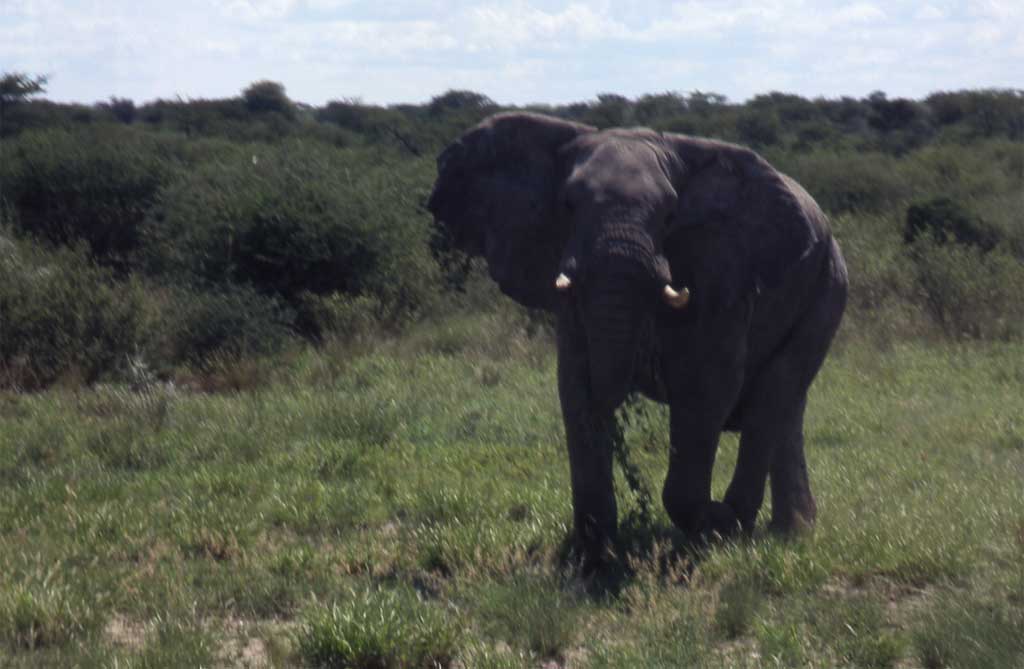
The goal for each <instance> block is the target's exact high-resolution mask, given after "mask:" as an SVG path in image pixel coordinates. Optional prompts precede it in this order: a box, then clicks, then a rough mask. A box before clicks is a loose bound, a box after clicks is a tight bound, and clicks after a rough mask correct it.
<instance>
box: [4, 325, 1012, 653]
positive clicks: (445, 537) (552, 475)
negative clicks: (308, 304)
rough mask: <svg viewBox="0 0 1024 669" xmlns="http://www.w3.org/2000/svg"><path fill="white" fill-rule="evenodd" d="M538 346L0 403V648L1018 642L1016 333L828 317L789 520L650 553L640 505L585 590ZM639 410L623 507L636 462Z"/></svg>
mask: <svg viewBox="0 0 1024 669" xmlns="http://www.w3.org/2000/svg"><path fill="white" fill-rule="evenodd" d="M551 350H552V347H551V345H550V342H548V341H546V340H545V338H544V336H543V335H541V336H540V337H539V338H530V337H528V336H526V335H525V334H523V327H522V324H521V323H520V322H519V321H513V322H511V323H510V322H508V321H507V319H506V320H503V319H502V318H500V317H495V316H480V317H472V318H468V319H467V320H466V321H464V322H453V323H449V324H447V325H444V326H437V327H436V328H433V329H432V328H430V327H428V326H424V327H422V328H421V329H420V330H419V331H417V332H415V333H414V334H413V335H411V336H409V337H407V338H405V339H403V340H401V341H397V342H384V343H380V344H378V345H375V346H366V347H364V348H362V349H360V350H359V351H355V352H352V353H350V354H347V355H340V354H337V351H332V350H331V349H330V347H328V348H325V349H321V350H319V351H317V350H312V349H310V350H305V351H300V352H293V353H291V354H289V355H287V356H283V357H282V358H280V359H279V360H278V361H277V362H276V363H274V364H272V363H265V364H264V366H262V367H261V371H260V378H261V379H262V381H261V383H258V384H247V383H244V382H241V383H239V384H237V387H242V388H249V389H248V390H243V391H241V392H238V391H233V392H223V393H216V394H208V393H202V392H196V391H195V390H190V389H188V388H183V387H182V386H172V385H163V384H159V383H156V382H153V381H148V382H146V383H142V384H138V386H137V387H135V388H129V387H127V386H125V387H98V388H95V389H93V390H73V389H63V390H61V389H55V390H52V391H49V392H46V393H42V394H36V395H14V394H7V395H0V423H2V425H3V429H2V431H0V665H3V666H13V667H38V666H83V667H92V666H96V667H100V666H115V665H116V666H121V667H125V666H128V667H160V666H185V665H187V666H211V665H215V666H247V665H248V666H305V665H320V666H353V667H430V666H465V667H469V666H473V667H530V666H534V667H535V666H541V665H544V664H548V665H550V664H551V663H556V664H560V665H565V666H573V667H589V666H593V667H634V666H654V667H658V666H661V667H680V666H707V667H733V666H739V667H743V666H749V667H760V666H786V667H789V666H806V667H818V666H864V667H946V666H949V667H954V666H956V667H960V666H964V667H973V666H978V667H981V666H1015V664H1016V665H1019V664H1022V663H1024V646H1022V642H1021V639H1024V485H1021V483H1020V482H1021V481H1022V480H1024V421H1022V420H1021V418H1020V417H1021V416H1024V348H1022V347H1021V345H1020V344H998V345H996V344H969V345H953V344H924V343H917V344H908V343H899V342H896V343H891V344H889V345H887V347H886V348H885V350H883V351H879V350H878V349H877V348H875V347H874V346H872V345H869V344H867V343H864V342H863V341H860V340H858V339H856V338H850V337H847V338H846V339H844V340H843V344H842V346H841V347H840V348H839V350H837V352H836V354H835V355H834V356H833V357H832V358H830V360H829V362H828V364H827V365H826V368H825V369H824V370H823V372H822V375H821V376H820V378H819V380H818V382H817V383H816V385H815V387H814V389H813V391H812V398H811V402H810V406H809V409H808V419H807V425H806V439H807V449H808V459H809V467H810V471H811V477H812V484H813V485H814V487H815V492H816V494H817V497H818V504H819V524H818V528H817V530H816V532H815V533H814V534H813V535H812V536H809V537H805V538H802V539H799V540H796V541H793V542H781V541H778V540H776V539H775V538H773V537H771V536H768V535H765V534H763V533H761V532H758V533H757V534H756V535H755V537H754V538H752V539H750V540H747V541H741V542H736V543H730V544H721V545H717V546H712V547H710V548H708V549H706V550H703V551H701V552H699V553H693V552H688V551H680V550H678V549H676V548H674V547H673V545H674V544H673V541H674V538H675V534H674V532H673V530H672V528H671V523H670V522H669V520H668V518H667V516H666V515H665V513H664V511H663V510H662V509H661V508H660V504H658V503H655V504H654V505H653V508H652V509H651V514H650V519H649V520H646V521H643V522H644V523H646V525H642V526H641V525H634V526H631V527H630V528H629V532H628V533H627V536H628V537H630V540H629V541H627V542H626V543H625V544H624V545H623V546H622V547H621V548H620V553H621V554H620V555H619V559H620V562H621V564H622V565H623V569H622V574H623V575H622V578H621V582H619V583H617V584H616V586H615V587H614V588H610V589H607V588H606V589H600V588H594V587H593V584H591V583H588V582H586V581H584V580H582V579H581V578H580V577H579V576H578V575H576V574H575V573H574V572H573V571H572V569H571V566H570V565H566V564H565V563H564V562H563V558H562V556H563V555H564V542H565V539H566V535H567V532H568V530H569V523H570V518H571V513H570V505H569V492H568V490H569V486H568V467H567V463H566V458H565V456H564V444H563V442H562V439H563V435H562V426H561V418H560V416H559V413H558V408H557V400H556V396H555V383H554V357H553V354H552V353H551ZM642 406H643V410H642V411H637V412H635V413H634V415H633V417H632V419H631V420H630V421H629V423H628V425H627V426H626V435H625V438H626V443H627V444H628V446H629V457H630V459H631V462H633V463H634V464H635V465H636V467H635V471H633V472H632V473H631V478H632V483H631V485H632V488H631V485H627V482H626V480H625V479H624V478H622V477H621V475H620V478H619V480H618V484H619V491H620V506H621V513H622V515H623V517H626V516H629V515H630V513H631V512H636V511H637V507H638V505H639V504H641V503H642V495H638V494H636V493H635V490H634V489H635V488H636V486H637V485H640V486H642V487H646V488H647V490H649V491H651V492H652V493H653V498H654V499H655V500H657V499H658V497H659V496H658V494H657V493H658V492H659V487H660V482H661V480H662V478H663V476H664V471H665V462H666V457H665V450H666V448H667V423H666V420H667V412H666V410H665V409H664V408H662V407H658V406H653V405H648V404H643V405H642ZM735 452H736V440H735V438H734V437H732V436H726V437H725V438H723V443H722V449H721V452H720V456H719V466H718V467H717V468H716V476H715V489H716V494H718V495H721V494H722V492H724V488H725V486H726V484H727V483H728V474H729V471H730V469H731V465H732V463H733V462H734V459H735ZM620 474H621V473H620ZM768 512H769V510H767V509H766V510H765V511H763V512H762V519H761V523H762V525H763V524H764V520H765V517H766V515H765V514H767V513H768ZM630 517H632V518H640V517H641V516H640V514H637V513H633V515H632V516H630ZM637 522H639V521H637Z"/></svg>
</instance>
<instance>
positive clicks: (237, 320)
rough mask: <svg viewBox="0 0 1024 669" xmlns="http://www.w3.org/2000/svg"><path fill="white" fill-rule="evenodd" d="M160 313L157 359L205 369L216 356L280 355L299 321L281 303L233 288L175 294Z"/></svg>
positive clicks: (154, 335) (154, 342)
mask: <svg viewBox="0 0 1024 669" xmlns="http://www.w3.org/2000/svg"><path fill="white" fill-rule="evenodd" d="M157 310H158V312H157V314H155V322H154V323H153V324H151V328H152V332H151V341H150V349H151V351H150V355H151V357H153V358H154V361H155V362H158V363H182V362H184V363H190V364H195V365H200V366H201V365H203V364H205V363H207V362H210V361H211V360H213V359H215V358H219V359H223V358H225V357H227V358H230V359H237V358H244V357H248V356H259V355H266V354H271V353H276V352H278V351H280V350H281V349H282V348H283V347H284V345H285V343H286V342H287V341H288V340H289V338H290V337H291V335H292V329H291V328H292V323H293V321H294V317H295V316H294V313H293V312H292V311H291V310H290V309H289V308H288V307H286V306H285V305H283V304H282V303H281V302H280V300H278V299H276V298H274V297H268V296H266V295H261V294H259V293H257V292H256V291H255V290H253V289H252V288H249V287H247V286H234V285H230V284H228V285H223V286H216V287H213V288H210V289H207V290H196V289H194V288H178V289H173V290H170V291H168V292H167V294H166V295H165V297H164V299H163V300H162V301H161V302H160V304H159V305H158V307H157Z"/></svg>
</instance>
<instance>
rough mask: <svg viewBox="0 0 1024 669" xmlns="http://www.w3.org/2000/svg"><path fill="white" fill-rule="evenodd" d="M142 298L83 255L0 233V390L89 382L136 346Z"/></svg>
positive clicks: (138, 291)
mask: <svg viewBox="0 0 1024 669" xmlns="http://www.w3.org/2000/svg"><path fill="white" fill-rule="evenodd" d="M141 326H142V291H141V288H140V286H139V285H138V284H137V283H135V282H124V283H118V282H116V281H114V279H113V276H112V275H111V273H110V271H109V270H106V269H103V268H100V267H97V266H96V265H94V264H93V263H92V262H91V261H90V260H89V259H88V257H87V255H86V253H85V252H84V251H83V250H81V249H59V250H57V251H46V250H44V249H42V248H41V247H39V246H37V245H35V244H32V243H30V242H27V241H23V240H17V239H15V238H13V237H12V236H11V235H10V234H9V233H8V234H7V235H5V234H4V233H3V231H2V229H0V332H2V333H3V336H2V337H0V386H6V387H15V388H23V389H37V388H41V387H44V386H46V385H49V384H51V383H53V382H54V381H56V380H58V379H60V378H61V377H72V378H75V379H77V380H81V381H84V382H86V383H92V382H95V381H97V380H98V379H100V378H101V377H102V376H104V375H108V374H110V373H112V372H114V371H116V370H118V369H119V368H121V367H122V366H123V365H124V364H125V363H126V362H127V360H128V357H129V355H130V354H132V353H133V352H134V351H135V350H136V347H137V346H138V344H139V342H140V339H141V336H140V335H141V331H142V327H141Z"/></svg>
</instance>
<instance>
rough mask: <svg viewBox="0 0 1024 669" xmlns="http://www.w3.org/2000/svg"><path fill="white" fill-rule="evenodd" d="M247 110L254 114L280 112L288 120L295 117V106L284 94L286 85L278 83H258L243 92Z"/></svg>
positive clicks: (265, 81) (264, 81)
mask: <svg viewBox="0 0 1024 669" xmlns="http://www.w3.org/2000/svg"><path fill="white" fill-rule="evenodd" d="M242 98H243V99H244V100H245V108H246V109H248V110H249V111H250V112H251V113H253V114H259V113H262V112H278V113H280V114H283V115H284V116H285V117H286V118H289V119H291V118H294V117H295V105H294V104H292V101H291V100H289V99H288V96H287V95H286V94H285V92H284V85H283V84H280V83H278V82H276V81H267V80H263V81H257V82H254V83H253V84H251V85H250V86H249V87H248V88H246V89H245V90H244V91H242Z"/></svg>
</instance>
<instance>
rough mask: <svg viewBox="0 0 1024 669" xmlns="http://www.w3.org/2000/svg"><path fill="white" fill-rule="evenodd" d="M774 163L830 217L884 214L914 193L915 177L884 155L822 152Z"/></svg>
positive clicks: (794, 156) (890, 157)
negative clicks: (864, 213) (853, 214)
mask: <svg viewBox="0 0 1024 669" xmlns="http://www.w3.org/2000/svg"><path fill="white" fill-rule="evenodd" d="M774 162H775V163H776V165H777V166H778V167H779V168H780V169H782V170H783V171H784V172H786V173H787V174H789V175H790V176H792V177H793V178H794V179H796V180H797V181H798V182H800V183H801V184H802V185H803V187H804V188H806V189H807V192H809V193H810V194H811V195H812V196H814V199H815V200H817V202H818V204H819V205H821V207H822V209H824V210H825V211H827V212H829V213H830V214H838V213H841V212H870V213H878V212H883V211H886V210H888V209H892V208H893V207H895V206H896V205H898V204H900V203H902V202H905V201H906V200H908V199H909V198H910V196H911V194H912V193H913V192H914V181H913V176H914V175H913V174H911V173H910V172H909V171H908V170H905V169H904V168H903V167H902V166H901V164H900V161H899V160H897V159H896V158H893V157H892V156H889V155H886V154H882V153H860V152H858V153H855V152H852V151H848V152H842V153H839V152H825V151H819V152H814V153H808V154H795V155H784V156H780V157H777V158H775V159H774Z"/></svg>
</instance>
